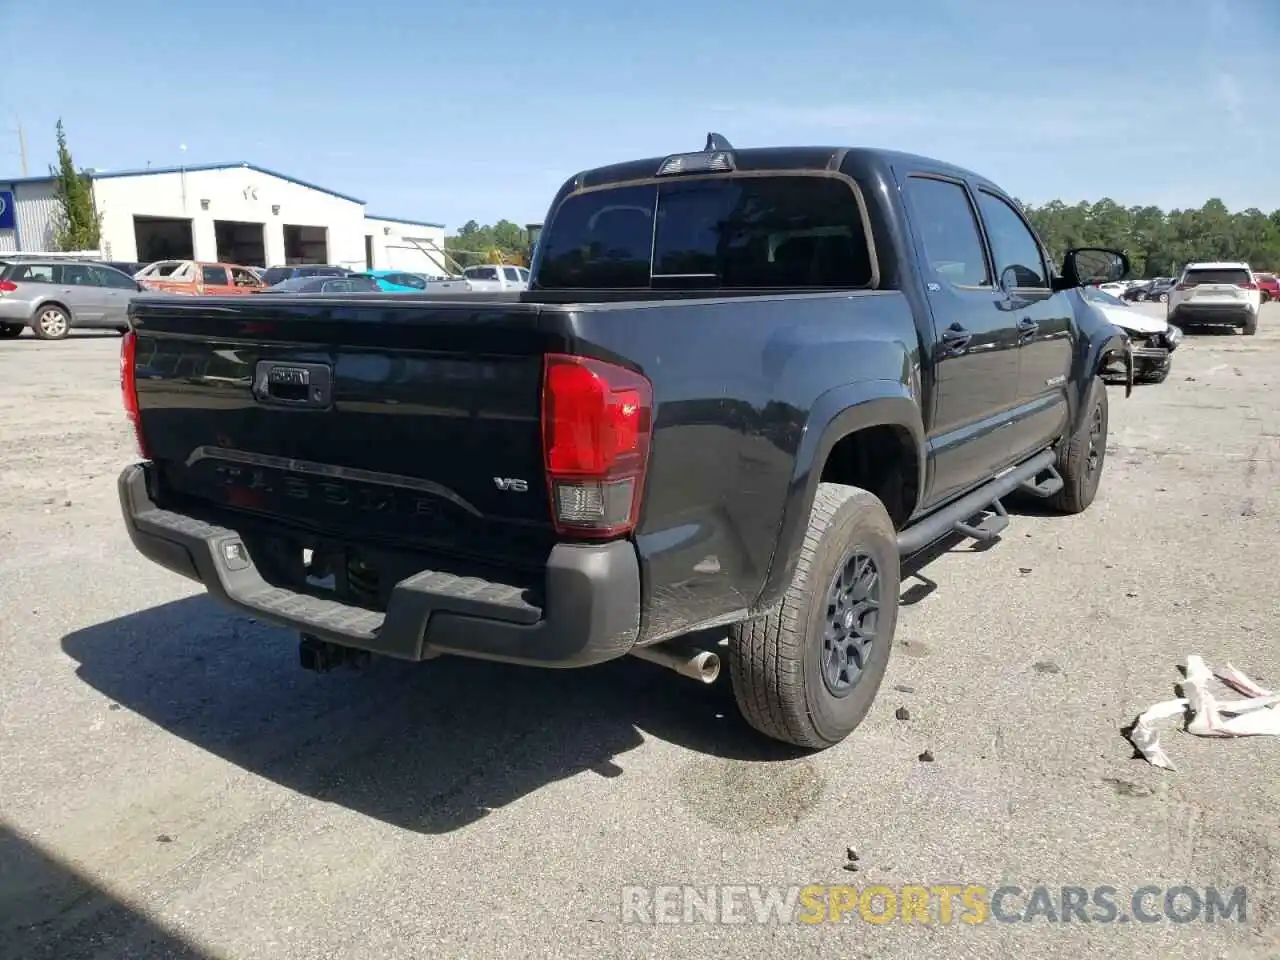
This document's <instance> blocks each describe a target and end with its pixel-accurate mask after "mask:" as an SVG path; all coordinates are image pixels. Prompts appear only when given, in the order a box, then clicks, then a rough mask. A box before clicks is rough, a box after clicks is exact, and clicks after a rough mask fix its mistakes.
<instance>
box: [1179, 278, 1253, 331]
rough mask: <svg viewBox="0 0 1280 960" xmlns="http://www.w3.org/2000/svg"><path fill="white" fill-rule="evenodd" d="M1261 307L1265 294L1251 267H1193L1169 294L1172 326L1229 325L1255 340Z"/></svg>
mask: <svg viewBox="0 0 1280 960" xmlns="http://www.w3.org/2000/svg"><path fill="white" fill-rule="evenodd" d="M1261 306H1262V291H1261V290H1259V289H1258V283H1257V280H1256V279H1255V278H1254V276H1253V270H1251V269H1250V268H1249V265H1248V264H1247V263H1189V264H1187V267H1186V269H1185V270H1183V271H1182V276H1181V277H1179V278H1178V282H1177V284H1176V285H1175V286H1174V288H1173V289H1172V290H1170V291H1169V322H1170V323H1173V324H1177V325H1178V326H1180V327H1186V326H1187V325H1192V326H1194V325H1196V324H1210V323H1211V324H1225V325H1229V326H1232V327H1236V328H1238V329H1240V330H1241V331H1243V332H1244V335H1245V336H1246V337H1251V336H1253V335H1254V334H1255V333H1257V332H1258V310H1259V309H1260V308H1261Z"/></svg>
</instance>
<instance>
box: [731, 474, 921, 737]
mask: <svg viewBox="0 0 1280 960" xmlns="http://www.w3.org/2000/svg"><path fill="white" fill-rule="evenodd" d="M868 560H869V561H870V562H871V563H872V564H873V565H874V568H873V570H872V571H867V569H866V567H865V562H866V561H868ZM860 572H861V576H860V575H859V574H860ZM872 573H874V574H875V577H874V582H875V585H876V590H875V592H874V594H873V595H872V596H871V597H868V598H867V599H866V600H863V601H858V602H855V604H854V606H853V609H852V610H847V611H846V614H845V617H843V618H841V628H840V629H837V630H835V631H834V633H835V639H836V641H837V642H836V646H837V647H843V648H844V650H845V651H849V650H853V651H858V650H861V651H862V654H861V656H852V657H846V656H843V655H842V657H841V659H840V660H839V661H838V663H842V664H844V665H845V667H844V672H843V679H844V680H845V681H848V682H847V685H845V686H843V687H841V683H840V678H839V677H837V676H836V675H835V674H836V672H837V671H835V670H832V671H831V672H830V673H829V674H828V671H827V669H826V668H825V665H826V664H827V663H828V662H831V663H837V661H835V660H834V659H831V658H828V657H827V655H826V654H827V650H828V649H829V647H828V640H827V634H828V633H829V632H833V631H829V630H828V612H829V610H832V609H833V608H832V606H831V604H830V603H829V601H830V599H831V591H832V590H833V589H836V588H837V587H838V585H840V584H844V583H848V582H850V581H853V586H855V587H857V586H858V585H859V583H862V584H863V585H869V584H870V583H871V582H872V577H871V575H870V574H872ZM900 579H901V566H900V560H899V557H898V540H897V533H896V532H895V530H894V527H893V522H892V521H891V520H890V519H889V514H888V512H887V511H886V510H885V508H884V504H883V503H881V502H880V501H879V500H878V499H877V498H876V497H875V496H873V495H872V494H870V493H868V492H867V491H865V490H861V489H859V488H857V487H849V486H844V485H843V484H838V483H822V484H819V485H818V493H817V496H816V497H815V498H814V502H813V510H812V512H811V513H810V515H809V529H808V531H807V532H806V533H805V537H804V542H803V544H802V545H801V548H800V556H799V558H798V559H797V561H796V571H795V576H794V577H793V579H792V581H791V585H790V586H789V587H788V588H787V592H786V594H785V595H784V596H783V599H782V603H781V604H780V605H779V607H778V609H777V610H776V611H775V612H774V613H770V614H768V615H766V616H763V617H759V618H757V619H754V620H748V621H746V622H745V623H740V624H737V625H735V626H734V628H733V629H732V631H731V632H730V637H729V667H730V675H731V677H732V680H733V693H734V697H735V698H736V699H737V702H738V708H739V709H740V710H741V711H742V715H743V716H744V717H745V718H746V721H747V723H749V724H750V725H751V726H752V727H754V728H755V729H756V730H757V731H759V732H760V733H763V734H764V735H765V736H767V737H771V738H772V739H774V740H780V741H782V742H784V743H789V744H792V745H794V746H798V747H805V748H807V749H813V750H822V749H825V748H827V747H831V746H834V745H835V744H837V743H839V742H840V741H842V740H844V739H845V738H846V737H847V736H849V734H851V733H852V732H853V731H854V730H855V729H856V728H857V726H858V725H859V724H860V723H861V722H862V720H863V718H864V717H866V715H867V711H868V710H870V709H871V704H872V702H873V701H874V700H875V697H876V693H877V692H878V691H879V689H880V682H881V680H883V679H884V671H885V668H886V667H887V666H888V664H889V654H890V652H891V650H892V647H893V634H894V628H895V627H896V626H897V622H898V593H899V581H900ZM853 599H854V600H855V601H856V600H857V594H855V597H854V598H853ZM868 601H869V602H868ZM871 604H875V606H871ZM835 609H837V610H838V609H839V608H838V607H837V608H835ZM868 614H869V615H870V616H868ZM859 620H860V621H861V623H862V624H863V625H864V630H855V631H853V633H850V632H849V628H850V626H851V625H852V624H856V623H858V622H859ZM868 620H869V621H870V623H871V626H870V627H869V628H866V627H865V625H866V623H867V621H868ZM854 634H857V635H858V636H855V635H854ZM868 634H869V635H870V640H869V642H868V640H867V639H866V637H867V635H868ZM850 665H852V666H853V667H855V668H856V667H858V666H859V665H860V670H858V672H857V673H856V674H854V675H853V676H850V673H851V671H850V670H849V666H850ZM833 684H834V685H833Z"/></svg>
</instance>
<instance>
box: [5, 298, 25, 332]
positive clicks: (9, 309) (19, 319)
mask: <svg viewBox="0 0 1280 960" xmlns="http://www.w3.org/2000/svg"><path fill="white" fill-rule="evenodd" d="M31 312H32V310H31V301H29V300H6V299H5V298H4V297H0V323H3V324H5V325H6V326H8V325H9V324H11V323H21V324H24V325H25V324H28V323H30V322H31Z"/></svg>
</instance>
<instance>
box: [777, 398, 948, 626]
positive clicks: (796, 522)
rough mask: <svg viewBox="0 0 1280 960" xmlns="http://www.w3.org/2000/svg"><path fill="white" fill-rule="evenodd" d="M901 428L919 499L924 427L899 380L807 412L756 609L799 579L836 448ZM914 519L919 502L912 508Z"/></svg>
mask: <svg viewBox="0 0 1280 960" xmlns="http://www.w3.org/2000/svg"><path fill="white" fill-rule="evenodd" d="M883 426H890V427H901V428H903V429H905V430H906V431H907V432H908V433H909V434H910V435H911V440H912V443H913V444H914V445H915V449H916V461H917V462H916V467H917V477H916V496H917V498H918V497H919V496H920V494H921V493H922V492H923V491H924V489H925V475H926V471H927V457H926V447H925V433H924V422H923V419H922V417H921V414H920V406H919V404H918V402H917V401H916V399H915V397H914V396H913V395H912V392H911V389H910V387H909V386H908V385H907V384H905V383H902V382H901V381H898V380H865V381H861V382H859V383H851V384H845V385H844V386H840V387H835V388H833V389H831V390H828V391H827V392H826V393H824V394H822V395H821V396H819V397H818V399H817V400H816V401H815V402H814V404H813V407H812V408H811V409H810V411H809V417H808V419H807V420H806V422H805V427H804V432H803V434H802V435H801V439H800V446H799V449H798V450H797V451H796V457H795V466H794V469H793V471H792V475H791V482H790V484H789V485H788V487H787V501H786V504H785V505H784V507H783V511H782V523H781V526H780V528H779V531H778V538H777V541H776V542H775V544H774V549H773V556H772V557H771V558H770V561H769V572H768V573H767V574H766V576H765V582H764V586H763V587H762V588H761V592H760V595H759V597H757V598H756V603H755V607H756V608H763V607H768V606H769V605H770V604H772V603H774V602H776V601H777V600H778V598H779V597H781V596H782V594H783V592H784V591H785V590H786V588H787V585H788V584H790V582H791V578H792V577H793V576H794V575H795V563H796V557H797V556H798V554H799V548H800V544H801V542H802V541H803V540H804V535H805V530H806V529H807V528H808V525H809V513H810V511H811V510H812V509H813V501H814V497H815V496H817V492H818V484H819V483H820V482H821V480H822V468H823V466H824V464H825V463H826V462H827V457H828V456H829V455H830V453H831V450H832V448H833V447H834V446H835V445H836V444H837V443H838V442H839V441H840V440H841V439H842V438H844V437H847V436H848V435H849V434H851V433H856V432H857V431H859V430H865V429H867V428H869V427H883ZM908 506H909V507H910V508H911V512H912V513H914V512H915V510H916V509H918V507H919V501H918V499H917V502H916V503H914V504H909V505H908Z"/></svg>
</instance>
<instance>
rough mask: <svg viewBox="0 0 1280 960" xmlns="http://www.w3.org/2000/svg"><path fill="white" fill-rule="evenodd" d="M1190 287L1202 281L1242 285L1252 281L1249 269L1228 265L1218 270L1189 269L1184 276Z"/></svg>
mask: <svg viewBox="0 0 1280 960" xmlns="http://www.w3.org/2000/svg"><path fill="white" fill-rule="evenodd" d="M1182 282H1183V284H1185V285H1186V286H1188V287H1198V286H1200V284H1202V283H1230V284H1234V285H1236V286H1242V285H1244V284H1246V283H1249V282H1250V278H1249V271H1248V270H1244V269H1241V268H1239V267H1227V268H1226V269H1218V270H1188V271H1187V273H1186V276H1184V277H1183V278H1182Z"/></svg>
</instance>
